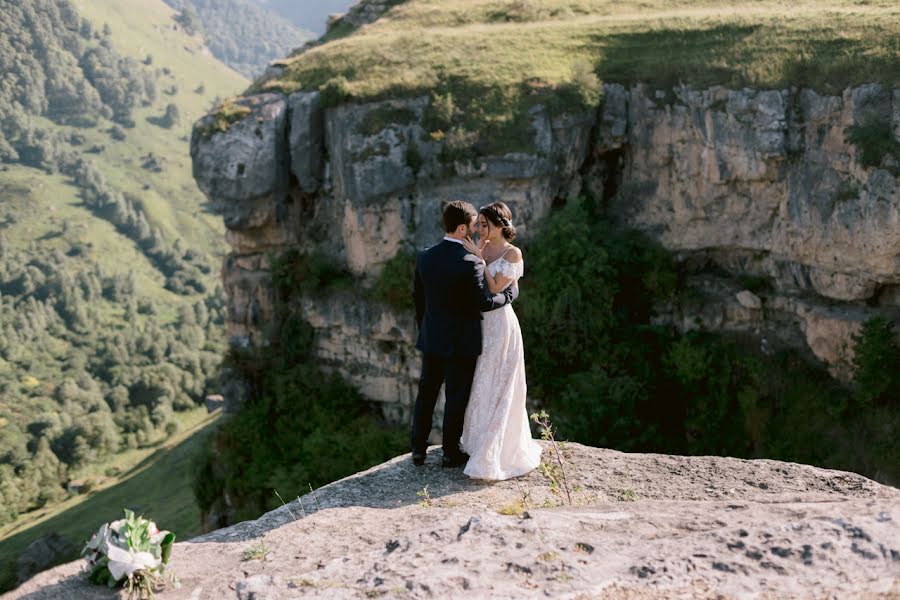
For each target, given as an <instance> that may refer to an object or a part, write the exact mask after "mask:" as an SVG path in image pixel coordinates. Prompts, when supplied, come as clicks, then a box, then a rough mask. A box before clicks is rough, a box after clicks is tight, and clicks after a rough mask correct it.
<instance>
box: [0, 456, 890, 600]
mask: <svg viewBox="0 0 900 600" xmlns="http://www.w3.org/2000/svg"><path fill="white" fill-rule="evenodd" d="M436 450H437V449H436V448H433V449H432V451H431V452H430V453H429V455H428V458H427V460H426V464H425V466H423V467H415V466H413V464H412V461H411V459H410V455H408V454H407V455H404V456H400V457H397V458H395V459H393V460H391V461H389V462H387V463H385V464H383V465H379V466H377V467H374V468H372V469H369V470H368V471H365V472H362V473H358V474H356V475H353V476H351V477H348V478H346V479H343V480H341V481H337V482H335V483H332V484H329V485H327V486H325V487H323V488H321V489H318V490H316V491H315V492H314V493H313V494H307V495H305V496H302V497H301V498H299V499H295V500H292V501H291V502H289V503H288V504H287V505H286V506H283V507H281V508H279V509H276V510H274V511H271V512H269V513H266V514H265V515H263V516H262V517H260V518H259V519H257V520H255V521H246V522H244V523H240V524H237V525H234V526H232V527H228V528H225V529H222V530H219V531H214V532H212V533H209V534H206V535H203V536H200V537H197V538H194V539H192V540H189V541H187V542H179V543H177V544H176V545H175V547H174V550H173V554H172V563H171V564H172V565H173V568H174V569H175V570H176V571H177V573H178V575H179V578H180V579H181V583H182V585H181V587H180V588H178V589H167V590H165V591H164V592H163V593H162V594H160V595H159V598H160V600H167V599H170V600H176V599H179V600H180V599H185V600H186V599H189V598H190V599H195V600H204V599H213V598H216V599H218V598H241V599H249V598H280V599H288V598H371V597H378V596H382V595H385V596H389V595H392V594H394V595H402V596H405V597H410V598H428V597H435V598H455V597H470V598H482V597H498V598H546V597H553V598H558V597H572V598H575V597H603V598H612V599H626V598H628V599H633V598H661V597H667V598H668V597H683V598H710V599H712V598H723V599H730V598H750V597H756V596H758V595H759V594H760V591H761V590H764V593H765V594H766V595H767V597H772V598H783V597H790V598H823V597H866V598H884V599H887V598H892V597H896V594H897V593H900V545H898V540H900V520H898V515H900V491H898V490H896V489H894V488H891V487H888V486H883V485H879V484H877V483H875V482H873V481H871V480H868V479H866V478H864V477H861V476H859V475H855V474H853V473H846V472H841V471H831V470H827V469H820V468H816V467H811V466H807V465H799V464H793V463H783V462H778V461H772V460H739V459H734V458H723V457H710V456H703V457H699V456H696V457H688V456H667V455H658V454H624V453H621V452H616V451H613V450H603V449H598V448H590V447H586V446H582V445H579V444H569V445H567V447H566V450H565V456H566V460H567V469H568V477H569V482H570V484H571V485H573V486H578V490H579V491H578V492H577V493H576V496H575V504H574V505H572V506H556V505H557V504H558V498H557V497H556V496H554V495H553V494H552V493H551V491H550V488H549V486H548V483H547V481H546V480H545V479H544V477H543V476H542V475H541V474H540V473H539V472H537V471H534V472H532V473H530V474H528V475H527V476H524V477H522V478H520V479H519V480H518V481H505V482H499V483H491V484H485V483H484V482H479V481H475V480H471V479H469V478H467V477H466V476H464V475H463V474H462V473H461V471H460V470H458V469H441V468H440V467H439V463H440V456H439V452H436ZM549 451H550V448H549V447H547V446H546V445H545V448H544V452H545V457H547V455H548V453H549ZM426 485H427V486H428V496H429V499H428V501H427V502H425V503H424V505H423V504H422V503H420V501H421V500H422V496H419V495H417V492H420V491H422V489H423V488H424V487H425V486H426ZM523 499H524V500H525V501H526V502H527V504H528V506H527V507H525V506H522V505H520V504H517V503H521V502H522V500H523ZM545 504H547V505H550V506H551V507H550V508H541V507H542V506H543V505H545ZM257 544H263V545H264V546H265V547H266V549H267V550H268V553H267V555H266V557H265V559H263V560H244V559H243V555H244V552H245V550H247V549H248V548H249V547H251V546H253V545H257ZM79 568H80V563H78V562H74V563H70V564H67V565H63V566H60V567H57V568H55V569H52V570H50V571H47V572H45V573H42V574H40V575H38V576H37V577H35V578H33V579H31V580H30V581H28V582H26V583H25V584H24V585H23V586H22V587H20V588H19V589H17V590H15V591H13V592H12V593H10V594H9V595H8V596H7V597H6V598H8V600H14V599H18V598H26V597H27V598H29V599H30V600H41V599H44V598H58V597H66V598H68V599H71V600H82V599H86V598H105V597H109V591H107V590H106V589H105V588H102V587H98V586H92V585H90V584H87V583H86V582H85V580H84V579H83V576H80V575H79V574H78V569H79Z"/></svg>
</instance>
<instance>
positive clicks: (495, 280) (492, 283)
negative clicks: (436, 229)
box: [463, 238, 512, 294]
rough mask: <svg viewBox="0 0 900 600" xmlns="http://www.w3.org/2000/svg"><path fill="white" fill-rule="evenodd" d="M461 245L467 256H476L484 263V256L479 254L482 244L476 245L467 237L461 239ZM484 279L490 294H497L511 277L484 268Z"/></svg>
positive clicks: (504, 287) (503, 288)
mask: <svg viewBox="0 0 900 600" xmlns="http://www.w3.org/2000/svg"><path fill="white" fill-rule="evenodd" d="M463 246H465V248H466V250H468V251H469V256H473V257H476V258H477V259H478V260H480V261H481V262H482V264H483V263H484V257H482V256H481V250H482V248H483V246H478V245H477V244H475V242H473V241H472V240H470V239H468V238H467V239H465V240H463ZM467 258H468V257H467ZM485 266H486V265H485ZM484 281H485V283H486V284H487V288H488V289H489V290H490V291H491V293H492V294H499V293H500V292H502V291H503V290H505V289H506V286H507V285H508V284H509V282H510V281H512V277H506V276H505V275H503V274H502V273H497V275H491V271H490V269H488V268H485V269H484Z"/></svg>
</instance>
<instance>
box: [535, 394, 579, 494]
mask: <svg viewBox="0 0 900 600" xmlns="http://www.w3.org/2000/svg"><path fill="white" fill-rule="evenodd" d="M531 420H532V421H534V422H535V423H537V424H538V426H539V427H540V428H541V439H543V440H544V441H546V442H550V447H551V449H552V457H551V459H550V460H549V461H541V466H540V469H541V474H542V475H543V476H544V477H546V478H547V479H548V480H549V482H550V491H551V492H553V493H554V494H555V495H556V496H558V497H559V499H560V500H561V501H562V500H564V501H565V503H566V504H568V505H570V506H571V504H572V493H571V491H570V489H569V479H568V477H567V475H566V464H565V459H564V458H563V455H562V445H561V442H557V441H556V437H555V434H554V432H553V425H552V423H550V415H548V414H547V412H546V411H543V410H542V411H541V412H539V413H533V414H532V415H531ZM563 495H565V498H563Z"/></svg>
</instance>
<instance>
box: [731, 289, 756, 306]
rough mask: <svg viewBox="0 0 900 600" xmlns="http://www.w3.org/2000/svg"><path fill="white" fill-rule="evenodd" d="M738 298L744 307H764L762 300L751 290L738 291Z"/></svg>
mask: <svg viewBox="0 0 900 600" xmlns="http://www.w3.org/2000/svg"><path fill="white" fill-rule="evenodd" d="M736 298H737V301H738V302H740V303H741V306H743V307H744V308H752V309H753V310H759V309H760V308H762V300H760V299H759V296H757V295H756V294H754V293H753V292H751V291H750V290H741V291H740V292H738V293H737V295H736Z"/></svg>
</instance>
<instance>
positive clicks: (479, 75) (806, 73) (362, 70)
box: [267, 0, 900, 98]
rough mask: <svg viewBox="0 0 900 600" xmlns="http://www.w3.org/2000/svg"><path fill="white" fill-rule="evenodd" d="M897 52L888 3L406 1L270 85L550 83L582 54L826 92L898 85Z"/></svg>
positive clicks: (613, 67) (672, 72)
mask: <svg viewBox="0 0 900 600" xmlns="http://www.w3.org/2000/svg"><path fill="white" fill-rule="evenodd" d="M898 54H900V5H898V4H897V3H896V2H893V1H892V0H857V1H854V0H817V1H816V2H811V1H808V0H807V1H800V2H791V3H783V2H772V1H769V0H761V1H757V2H747V1H743V2H740V1H736V0H717V1H710V0H698V1H696V2H695V1H690V2H689V1H687V0H530V1H526V0H522V1H519V2H514V3H510V2H502V1H500V0H468V1H466V2H456V1H451V0H408V1H406V2H402V3H400V4H398V5H397V6H395V7H393V8H392V9H391V10H390V11H389V12H388V13H387V14H386V15H385V16H383V17H382V18H381V19H380V20H379V21H377V22H375V23H373V24H371V25H369V26H366V27H363V28H361V29H359V30H357V31H356V32H353V33H351V34H350V35H348V36H347V37H344V38H342V39H338V40H334V41H332V42H330V43H328V44H324V45H322V46H319V47H317V48H314V49H312V50H309V51H307V52H306V53H303V54H301V55H297V56H294V57H290V58H287V59H285V60H284V61H283V64H285V65H286V66H287V70H286V72H285V74H284V75H283V76H282V77H281V78H280V79H279V80H272V81H270V82H268V83H267V85H268V86H270V87H276V88H277V87H282V88H285V89H298V88H303V89H314V88H317V87H318V86H320V85H322V84H323V83H324V82H325V81H327V80H328V79H329V78H331V77H333V76H335V75H344V76H345V77H346V78H347V79H348V80H349V81H350V92H351V93H352V94H353V96H355V97H357V98H376V97H380V96H385V95H396V94H405V93H419V92H421V91H425V90H428V89H431V88H434V87H435V86H436V85H438V83H439V82H440V81H442V80H447V79H450V78H454V77H460V78H462V79H463V80H465V81H467V82H473V83H476V84H484V85H488V86H496V85H500V86H503V85H512V84H518V83H521V82H524V81H526V80H530V79H535V78H536V79H540V80H543V81H544V82H546V83H548V84H551V85H558V84H560V83H563V82H566V81H567V80H568V79H569V78H570V77H571V74H572V69H573V66H574V65H575V64H576V63H577V62H579V61H586V62H588V63H589V64H590V65H591V66H592V67H593V68H594V69H595V70H596V72H597V74H598V75H599V76H600V77H601V78H602V79H604V80H607V81H636V80H640V81H647V82H650V83H652V84H658V85H660V86H664V85H671V84H673V83H678V82H679V81H683V82H686V83H691V84H694V85H710V84H716V83H718V84H725V85H731V86H742V85H749V86H756V87H780V86H785V85H792V84H793V85H807V86H811V87H814V88H818V89H821V90H823V91H830V92H835V91H840V90H841V89H843V88H844V87H846V86H847V85H850V84H855V83H861V82H866V81H882V82H885V83H889V84H897V83H900V61H897V59H896V57H897V56H898Z"/></svg>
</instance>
